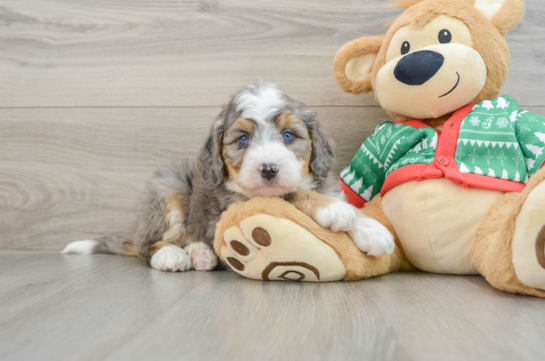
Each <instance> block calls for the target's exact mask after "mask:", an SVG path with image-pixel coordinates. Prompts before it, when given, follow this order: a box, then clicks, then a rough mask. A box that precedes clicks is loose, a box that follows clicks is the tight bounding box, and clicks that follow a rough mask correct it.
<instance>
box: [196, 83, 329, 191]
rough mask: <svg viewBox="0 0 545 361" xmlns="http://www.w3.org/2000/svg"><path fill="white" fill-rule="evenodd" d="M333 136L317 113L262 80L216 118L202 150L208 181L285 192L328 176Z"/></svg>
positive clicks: (243, 188)
mask: <svg viewBox="0 0 545 361" xmlns="http://www.w3.org/2000/svg"><path fill="white" fill-rule="evenodd" d="M332 147H333V141H332V140H331V139H330V138H329V137H328V136H327V135H326V134H325V133H324V132H323V131H322V130H321V129H320V128H319V125H318V122H317V121H316V113H315V112H314V111H312V110H310V109H309V108H308V107H307V106H306V105H305V104H303V103H300V102H297V101H295V100H293V99H291V98H290V97H288V96H286V95H284V94H282V93H281V92H280V91H279V90H278V89H277V88H276V86H275V85H273V84H270V83H263V82H259V83H257V84H254V85H251V86H249V87H247V88H244V89H242V90H241V91H239V92H238V93H237V94H235V95H234V96H233V97H232V98H231V100H230V101H229V103H228V104H227V105H225V106H224V107H223V109H222V111H221V113H220V115H219V116H218V118H217V120H216V121H215V122H214V124H213V126H212V130H211V134H210V137H209V138H208V140H207V142H206V144H205V146H204V148H203V150H202V152H201V155H200V164H201V167H202V171H203V174H204V176H205V179H206V181H207V183H208V185H209V186H211V187H214V186H218V185H219V184H220V183H222V182H224V183H225V185H226V186H227V188H228V189H230V190H232V191H234V192H238V193H241V194H244V195H246V196H248V197H255V196H267V197H271V196H281V195H284V194H287V193H290V192H293V191H296V190H298V189H302V188H314V187H316V186H317V185H319V183H320V182H322V181H324V180H325V179H326V178H327V176H328V173H329V170H330V169H331V166H332V165H333V161H334V155H333V149H332Z"/></svg>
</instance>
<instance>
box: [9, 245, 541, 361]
mask: <svg viewBox="0 0 545 361" xmlns="http://www.w3.org/2000/svg"><path fill="white" fill-rule="evenodd" d="M6 261H10V262H11V261H16V262H11V263H6ZM0 274H2V277H0V289H2V291H3V292H2V296H4V295H3V293H4V292H6V295H5V297H1V298H0V358H1V359H2V360H6V361H15V360H30V359H35V358H36V355H39V359H40V360H43V361H48V360H55V361H63V360H81V361H86V360H136V361H138V360H150V359H152V360H157V361H162V360H173V359H176V360H195V361H199V360H233V359H237V360H256V359H258V360H264V361H266V360H300V361H306V360H461V359H463V360H469V361H472V360H476V361H486V360H495V361H502V360H541V359H542V358H543V354H544V352H545V344H544V343H543V340H542V337H543V334H544V333H545V313H544V312H543V300H541V299H537V298H533V297H524V296H516V295H510V294H507V293H503V292H500V291H498V290H495V289H493V288H492V287H490V286H489V285H488V284H487V283H486V281H485V280H484V279H483V278H482V277H477V276H466V277H462V276H446V275H436V274H427V273H398V274H390V275H386V276H382V277H377V278H373V279H369V280H365V281H361V282H351V283H343V282H336V283H327V284H308V283H295V282H290V283H282V282H268V283H264V282H257V281H252V280H247V279H243V278H241V277H239V276H238V275H236V274H234V273H232V272H226V271H224V272H196V271H190V272H185V273H163V272H159V271H156V270H153V269H151V268H149V267H145V266H144V265H143V264H142V263H140V262H139V261H138V260H136V259H134V258H130V257H115V256H107V255H60V254H47V253H40V252H9V251H2V252H0Z"/></svg>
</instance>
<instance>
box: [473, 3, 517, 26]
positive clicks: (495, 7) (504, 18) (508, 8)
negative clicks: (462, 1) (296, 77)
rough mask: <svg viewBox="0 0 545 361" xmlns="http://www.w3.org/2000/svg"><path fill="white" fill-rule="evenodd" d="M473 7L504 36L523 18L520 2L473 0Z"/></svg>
mask: <svg viewBox="0 0 545 361" xmlns="http://www.w3.org/2000/svg"><path fill="white" fill-rule="evenodd" d="M474 6H475V7H476V8H477V10H480V11H481V12H482V13H483V14H484V15H485V16H486V17H487V18H488V19H489V20H490V21H492V24H494V26H495V27H496V28H497V29H498V30H499V31H500V33H501V34H502V35H505V34H507V33H508V32H509V30H511V29H513V28H514V27H515V26H516V25H517V24H518V23H519V22H520V21H521V20H522V18H523V17H524V1H522V0H475V4H474Z"/></svg>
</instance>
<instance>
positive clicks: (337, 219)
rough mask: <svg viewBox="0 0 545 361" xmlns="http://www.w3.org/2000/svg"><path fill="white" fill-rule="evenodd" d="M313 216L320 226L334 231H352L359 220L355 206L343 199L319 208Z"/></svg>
mask: <svg viewBox="0 0 545 361" xmlns="http://www.w3.org/2000/svg"><path fill="white" fill-rule="evenodd" d="M313 218H314V220H315V221H316V223H318V224H319V225H320V226H322V227H324V228H328V229H331V230H332V231H333V232H348V231H351V230H353V229H354V227H355V226H356V222H357V220H358V216H357V214H356V211H355V208H354V206H352V205H351V204H348V203H346V202H342V201H339V202H334V203H331V204H330V205H329V206H327V207H324V208H320V209H318V210H317V211H316V214H315V216H314V217H313Z"/></svg>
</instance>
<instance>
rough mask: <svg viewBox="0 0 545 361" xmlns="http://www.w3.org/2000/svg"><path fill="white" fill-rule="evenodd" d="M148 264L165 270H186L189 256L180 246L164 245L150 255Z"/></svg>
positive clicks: (189, 260)
mask: <svg viewBox="0 0 545 361" xmlns="http://www.w3.org/2000/svg"><path fill="white" fill-rule="evenodd" d="M150 265H151V266H152V267H153V268H155V269H158V270H159V271H165V272H176V271H187V270H188V269H190V268H191V258H189V256H188V255H187V253H185V251H184V250H183V249H181V248H180V247H176V246H164V247H163V248H161V249H160V250H158V251H157V252H156V253H155V254H154V255H153V256H152V257H151V261H150Z"/></svg>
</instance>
